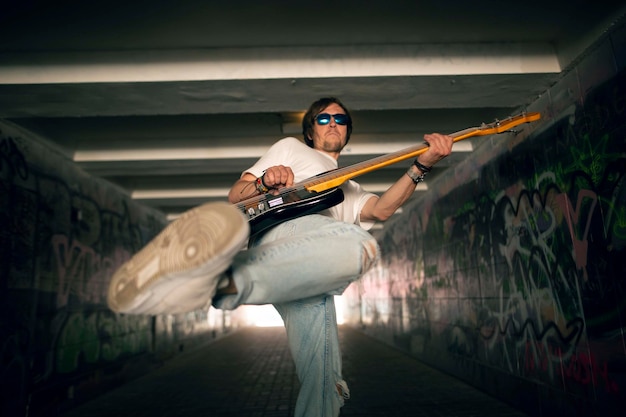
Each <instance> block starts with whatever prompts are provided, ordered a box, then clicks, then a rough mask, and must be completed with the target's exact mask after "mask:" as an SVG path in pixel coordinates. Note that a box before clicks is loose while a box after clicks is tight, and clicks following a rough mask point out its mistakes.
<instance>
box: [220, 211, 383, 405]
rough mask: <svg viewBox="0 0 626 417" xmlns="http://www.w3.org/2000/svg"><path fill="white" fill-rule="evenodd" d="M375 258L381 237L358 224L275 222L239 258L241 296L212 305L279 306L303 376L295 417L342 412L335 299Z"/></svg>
mask: <svg viewBox="0 0 626 417" xmlns="http://www.w3.org/2000/svg"><path fill="white" fill-rule="evenodd" d="M378 256H379V249H378V244H377V243H376V240H375V239H374V238H373V237H372V236H371V235H370V234H369V233H368V232H366V231H365V230H363V229H361V228H360V227H359V226H356V225H353V224H348V223H344V222H339V221H336V220H334V219H332V218H329V217H326V216H322V215H310V216H304V217H300V218H297V219H293V220H290V221H287V222H284V223H281V224H279V225H277V226H276V227H274V228H273V229H271V230H269V231H268V232H266V233H265V234H263V235H262V236H261V237H260V238H258V239H256V240H253V241H251V243H250V247H249V249H248V250H244V251H242V252H241V253H239V254H238V255H237V256H236V257H235V259H234V261H233V264H232V270H233V279H234V281H235V285H236V286H237V290H238V293H237V294H236V295H230V296H224V297H221V298H219V299H216V300H215V301H214V306H215V307H217V308H221V309H234V308H237V307H238V306H240V305H243V304H257V305H261V304H274V306H275V307H276V309H277V310H278V312H279V313H280V315H281V316H282V318H283V321H284V322H285V328H286V330H287V339H288V343H289V348H290V351H291V354H292V356H293V358H294V362H295V366H296V372H297V374H298V378H299V380H300V385H301V389H300V393H299V394H298V400H297V404H296V413H295V415H296V416H297V417H304V416H306V417H334V416H338V415H339V409H340V407H341V406H342V405H343V402H344V398H346V397H347V396H348V395H349V394H348V388H347V386H346V384H345V382H344V381H343V378H342V374H341V352H340V350H339V339H338V333H337V319H336V315H335V304H334V299H333V296H334V295H339V294H341V293H342V292H343V291H344V290H345V289H346V288H347V287H348V285H350V283H351V282H352V281H354V280H356V279H357V278H359V277H360V276H361V275H362V274H363V273H365V272H366V271H367V270H368V269H369V268H371V267H372V266H373V265H374V263H375V262H376V261H377V260H378Z"/></svg>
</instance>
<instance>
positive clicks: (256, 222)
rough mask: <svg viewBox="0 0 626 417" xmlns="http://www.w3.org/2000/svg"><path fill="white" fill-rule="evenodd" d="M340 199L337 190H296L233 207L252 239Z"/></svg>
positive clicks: (324, 208)
mask: <svg viewBox="0 0 626 417" xmlns="http://www.w3.org/2000/svg"><path fill="white" fill-rule="evenodd" d="M343 197H344V196H343V191H342V190H341V188H338V187H335V188H331V189H328V190H325V191H322V192H311V191H307V190H306V189H299V190H290V191H288V192H284V193H279V194H278V195H273V194H264V195H262V196H260V197H258V198H255V199H252V200H246V201H242V202H241V203H238V204H236V205H237V207H238V208H239V209H240V210H241V211H242V212H243V213H244V214H245V215H246V216H247V217H248V222H249V224H250V236H254V235H256V234H257V233H260V232H263V231H265V230H267V229H269V228H271V227H273V226H275V225H277V224H279V223H282V222H284V221H287V220H290V219H295V218H296V217H301V216H306V215H308V214H313V213H319V212H320V211H322V210H326V209H328V208H331V207H333V206H336V205H337V204H339V203H341V202H342V201H343Z"/></svg>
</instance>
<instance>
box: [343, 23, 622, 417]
mask: <svg viewBox="0 0 626 417" xmlns="http://www.w3.org/2000/svg"><path fill="white" fill-rule="evenodd" d="M614 36H617V35H614ZM621 36H622V38H621V42H616V41H615V39H614V38H613V37H611V36H609V37H608V38H607V39H606V40H604V41H603V42H602V43H601V44H600V45H598V46H597V48H596V49H594V50H593V51H592V52H590V53H589V54H588V56H586V57H585V58H584V59H583V60H582V61H581V62H580V63H579V64H578V65H577V66H576V68H574V69H573V70H572V71H570V72H568V73H567V75H565V76H564V77H563V79H562V80H561V81H560V82H559V83H558V84H557V85H555V86H554V87H553V88H552V89H551V90H550V91H547V92H546V94H544V95H543V96H542V97H541V98H539V99H538V100H537V102H535V103H533V104H532V105H531V106H530V107H529V108H528V110H529V111H539V112H541V113H542V116H543V118H542V120H541V121H540V122H535V123H534V124H532V125H527V126H526V127H524V128H523V129H522V130H520V131H519V132H518V133H507V134H505V135H498V136H494V137H491V138H489V139H488V140H487V141H485V142H484V143H483V144H482V145H480V147H479V148H478V149H477V150H476V151H475V152H474V154H473V156H472V157H470V158H469V159H468V160H466V161H465V162H464V163H463V164H461V165H459V166H457V167H456V169H455V170H454V172H451V173H450V174H449V175H447V176H446V178H443V179H442V180H441V181H438V182H437V183H435V184H429V190H432V191H430V192H429V193H428V195H427V196H426V197H425V198H422V199H421V200H420V201H418V202H417V203H415V204H414V205H412V206H410V207H408V208H407V209H406V210H404V212H403V214H402V215H401V216H399V218H398V219H396V220H394V221H393V222H391V223H390V224H388V225H387V227H386V228H385V232H384V234H383V235H382V237H381V238H380V243H381V248H382V250H383V252H384V257H383V260H382V262H381V263H380V264H379V265H378V267H377V268H376V269H375V270H374V271H372V273H370V274H369V275H367V276H366V277H364V278H363V279H362V280H361V281H360V282H359V283H358V285H353V286H352V287H350V289H349V290H348V293H347V294H346V298H348V304H349V309H348V312H347V313H346V315H347V317H348V320H349V321H350V322H351V323H353V324H358V325H360V326H361V327H362V328H364V329H365V330H366V331H367V332H368V333H369V334H371V335H373V336H375V337H377V338H380V339H382V340H385V341H386V342H388V343H390V344H393V345H394V346H397V347H399V348H401V349H403V350H405V351H407V352H410V353H411V354H412V355H415V356H416V357H418V358H420V359H421V360H423V361H425V362H427V363H429V364H431V365H433V366H434V367H436V368H439V369H442V370H444V371H446V372H449V373H451V374H453V375H455V376H458V377H460V378H461V379H463V380H466V381H468V382H470V383H471V384H472V385H474V386H477V387H479V388H481V389H483V390H485V391H486V392H489V393H491V394H493V395H494V396H497V397H499V398H502V399H503V400H505V401H507V402H510V403H512V404H514V405H515V406H517V407H519V408H521V409H523V410H526V411H527V412H529V413H530V414H531V415H584V416H595V415H598V416H600V415H603V416H606V415H623V414H622V413H623V412H624V410H625V409H626V351H625V343H624V328H625V325H624V323H625V322H626V178H625V173H626V71H625V70H624V63H623V62H621V63H620V59H621V57H622V56H623V52H624V50H623V47H622V49H621V50H616V48H619V45H624V42H623V36H624V35H623V31H622V35H621ZM616 62H617V63H618V65H617V66H616ZM620 67H621V68H620ZM451 395H453V394H451Z"/></svg>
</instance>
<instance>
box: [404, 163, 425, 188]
mask: <svg viewBox="0 0 626 417" xmlns="http://www.w3.org/2000/svg"><path fill="white" fill-rule="evenodd" d="M425 174H426V173H425V172H424V173H422V174H421V175H417V173H416V172H415V171H413V166H410V167H409V169H408V170H407V171H406V175H408V176H409V178H411V180H412V181H413V183H414V184H416V185H417V184H419V183H420V182H422V181H424V175H425Z"/></svg>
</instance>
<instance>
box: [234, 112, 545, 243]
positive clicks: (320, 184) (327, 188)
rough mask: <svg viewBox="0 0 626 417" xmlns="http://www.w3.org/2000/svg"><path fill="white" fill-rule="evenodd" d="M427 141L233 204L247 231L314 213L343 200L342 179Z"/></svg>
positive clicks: (478, 132) (503, 124)
mask: <svg viewBox="0 0 626 417" xmlns="http://www.w3.org/2000/svg"><path fill="white" fill-rule="evenodd" d="M540 118H541V115H540V114H539V113H522V114H520V115H517V116H512V117H509V118H507V119H504V120H496V121H495V122H493V123H490V124H485V123H483V124H482V125H480V126H478V127H470V128H467V129H464V130H461V131H459V132H456V133H452V134H450V136H452V137H453V138H454V142H458V141H460V140H463V139H467V138H469V137H473V136H486V135H492V134H496V133H503V132H507V131H510V130H511V129H512V128H514V127H515V126H518V125H520V124H522V123H528V122H533V121H535V120H539V119H540ZM427 149H428V144H420V145H417V146H412V147H409V148H405V149H403V150H400V151H397V152H393V153H390V154H386V155H381V156H378V157H376V158H373V159H369V160H367V161H363V162H359V163H357V164H354V165H351V166H348V167H345V168H337V169H334V170H331V171H328V172H324V173H322V174H319V175H316V176H314V177H311V178H308V179H306V180H304V181H301V182H299V183H297V184H294V185H293V186H291V187H285V188H281V189H280V190H278V193H277V194H271V193H266V194H262V195H259V196H256V197H252V198H249V199H246V200H243V201H240V202H239V203H237V204H236V206H237V207H238V208H239V209H240V210H241V211H242V212H243V213H244V214H245V215H246V216H247V217H248V222H249V224H250V235H251V236H253V235H255V234H256V233H259V232H262V231H264V230H266V229H268V228H270V227H272V226H275V225H277V224H279V223H282V222H284V221H287V220H290V219H293V218H296V217H300V216H304V215H307V214H313V213H317V212H320V211H322V210H325V209H327V208H330V207H333V206H335V205H337V204H339V203H341V202H342V201H343V191H342V190H341V189H340V188H339V186H340V185H341V184H343V183H344V182H346V181H348V180H350V179H352V178H354V177H357V176H359V175H363V174H366V173H368V172H371V171H374V170H377V169H380V168H383V167H385V166H388V165H392V164H395V163H396V162H400V161H403V160H405V159H409V158H414V157H417V156H418V155H420V154H422V153H424V152H426V150H427Z"/></svg>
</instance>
